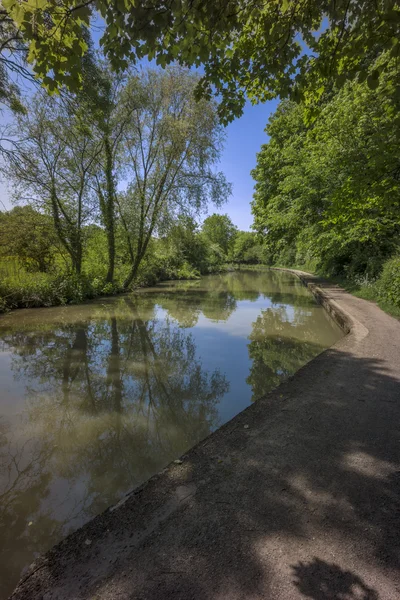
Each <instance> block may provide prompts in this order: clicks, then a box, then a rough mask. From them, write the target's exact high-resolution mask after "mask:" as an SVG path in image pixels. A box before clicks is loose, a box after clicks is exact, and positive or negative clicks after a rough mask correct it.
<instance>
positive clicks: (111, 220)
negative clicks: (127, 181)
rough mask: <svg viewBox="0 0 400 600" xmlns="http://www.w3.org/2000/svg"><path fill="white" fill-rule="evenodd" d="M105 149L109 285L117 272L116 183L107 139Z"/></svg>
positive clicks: (107, 139) (104, 218) (103, 209)
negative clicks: (115, 271)
mask: <svg viewBox="0 0 400 600" xmlns="http://www.w3.org/2000/svg"><path fill="white" fill-rule="evenodd" d="M104 149H105V154H106V196H105V198H104V202H103V203H102V213H103V221H104V226H105V228H106V234H107V249H108V271H107V278H106V281H107V283H113V281H114V270H115V211H114V204H115V182H114V176H113V156H112V148H111V144H110V140H109V138H108V136H107V137H106V139H105V143H104Z"/></svg>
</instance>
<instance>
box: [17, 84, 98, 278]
mask: <svg viewBox="0 0 400 600" xmlns="http://www.w3.org/2000/svg"><path fill="white" fill-rule="evenodd" d="M14 133H15V136H14V142H13V149H12V152H9V153H8V154H7V164H6V166H5V174H6V176H7V177H9V178H10V179H11V180H12V181H13V183H14V184H15V190H16V196H17V198H19V199H20V198H23V199H29V200H30V201H31V202H32V203H33V204H34V205H36V206H37V207H38V208H40V209H42V210H45V211H47V212H49V213H50V214H51V215H52V217H53V222H54V228H55V231H56V233H57V236H58V238H59V240H60V242H61V244H62V245H63V247H64V248H65V250H66V252H67V253H68V255H69V257H70V259H71V264H72V267H73V269H74V271H75V272H76V273H78V274H79V273H80V272H81V268H82V254H83V227H84V225H85V224H86V223H88V221H89V220H90V219H91V218H93V217H94V215H95V211H96V205H95V198H94V192H93V188H92V186H91V185H90V180H91V178H92V169H93V167H94V165H95V164H96V161H97V159H98V156H99V154H100V152H101V151H102V144H101V143H100V142H99V141H98V140H96V139H94V138H93V136H92V132H91V130H90V127H89V126H88V125H87V124H85V123H84V121H83V120H82V119H81V118H80V117H79V115H76V114H74V113H73V112H72V113H71V111H70V110H69V107H68V105H66V104H65V103H64V102H62V101H60V102H55V101H52V100H51V99H49V98H47V97H46V96H45V95H44V94H43V93H39V94H37V95H36V96H35V97H34V98H33V99H32V101H31V103H30V109H29V113H27V114H21V115H19V116H18V118H17V122H16V126H15V129H14Z"/></svg>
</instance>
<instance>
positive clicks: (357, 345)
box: [12, 274, 400, 600]
mask: <svg viewBox="0 0 400 600" xmlns="http://www.w3.org/2000/svg"><path fill="white" fill-rule="evenodd" d="M303 277H305V278H306V280H307V283H309V284H310V285H311V286H313V285H315V283H316V280H314V279H313V278H312V277H311V276H307V275H305V274H303ZM317 283H318V285H319V287H320V288H322V289H323V301H324V304H326V305H327V306H328V308H329V310H331V311H332V310H333V311H334V312H336V313H337V315H338V318H339V319H340V320H342V322H343V324H344V326H346V327H347V328H348V329H349V330H350V332H349V333H348V335H347V336H346V337H344V338H343V339H342V340H341V341H340V342H339V343H337V344H336V345H335V346H334V347H333V348H331V349H330V350H328V351H326V352H324V353H323V354H321V355H320V356H318V357H317V358H316V359H315V360H313V361H311V362H310V363H309V364H308V365H306V366H305V367H303V368H302V369H301V370H300V371H299V372H298V373H296V375H295V376H294V377H293V378H291V379H290V380H289V381H287V382H286V383H285V384H283V385H281V386H280V387H279V388H278V389H277V390H275V391H274V392H272V393H271V394H269V395H268V396H267V397H266V398H264V399H263V400H260V401H258V402H256V403H255V404H253V405H252V406H251V407H249V408H248V409H246V410H245V411H244V412H242V413H240V414H239V415H238V416H237V417H235V418H234V419H233V420H232V421H230V422H229V423H228V424H227V425H225V426H224V427H222V428H221V429H220V430H218V431H217V432H216V433H215V434H213V435H211V436H210V437H209V438H207V439H206V440H204V441H203V442H202V443H200V444H199V445H198V446H196V447H195V448H193V449H192V450H191V451H190V452H189V453H188V455H187V456H186V457H184V459H183V462H182V464H172V465H170V467H169V468H168V469H166V470H165V471H164V472H163V473H162V474H160V475H157V476H155V477H153V478H152V479H150V480H149V482H147V484H145V485H144V486H142V487H141V488H139V489H138V490H136V491H135V493H133V494H131V495H130V496H127V498H126V500H125V501H124V502H123V503H120V504H119V505H117V506H116V507H114V508H112V509H109V510H108V511H106V512H105V513H103V514H102V515H100V516H99V517H97V518H95V519H94V520H93V521H91V522H90V523H88V524H87V525H86V526H85V527H83V528H82V529H80V530H78V531H77V532H76V533H74V534H73V535H71V536H70V537H68V538H66V540H64V541H63V542H62V543H61V544H59V545H58V546H56V547H55V548H54V549H53V550H51V551H50V552H49V553H48V554H47V555H46V556H45V557H44V558H42V559H39V560H38V561H37V562H36V563H35V564H34V565H33V566H32V568H31V571H30V573H29V574H28V575H26V576H25V579H24V580H22V581H21V582H20V584H19V586H18V587H17V589H16V590H15V592H14V594H13V596H12V598H13V600H22V599H24V600H38V599H41V600H50V599H52V600H53V599H57V600H64V599H65V600H67V599H68V600H72V599H74V600H75V599H76V600H78V599H87V600H89V599H91V600H95V599H98V600H100V599H101V600H111V599H112V600H114V599H121V600H125V599H128V598H129V599H135V600H139V599H140V600H163V599H164V598H174V599H182V600H190V599H192V598H193V599H199V600H209V599H213V600H214V599H216V600H222V599H226V600H250V599H251V600H258V599H273V600H292V599H293V600H294V599H296V600H298V599H304V598H312V599H314V600H390V599H393V600H394V599H399V598H400V571H399V567H400V322H398V321H397V320H395V319H393V318H392V317H390V316H388V315H386V314H385V313H383V312H382V311H381V310H380V309H379V308H377V307H376V306H375V305H374V304H372V303H370V302H367V301H365V300H360V299H358V298H355V297H353V296H351V295H350V294H348V293H346V292H344V291H343V290H341V289H340V288H337V287H335V286H331V285H328V284H326V283H323V282H317ZM315 291H316V293H318V290H315Z"/></svg>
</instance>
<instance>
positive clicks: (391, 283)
mask: <svg viewBox="0 0 400 600" xmlns="http://www.w3.org/2000/svg"><path fill="white" fill-rule="evenodd" d="M377 286H378V294H379V298H380V299H381V300H383V301H385V302H389V303H390V304H393V305H394V306H397V307H398V308H400V256H396V257H393V258H391V259H390V260H388V261H386V262H385V264H384V265H383V269H382V273H381V276H380V277H379V279H378V283H377Z"/></svg>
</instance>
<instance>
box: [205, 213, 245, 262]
mask: <svg viewBox="0 0 400 600" xmlns="http://www.w3.org/2000/svg"><path fill="white" fill-rule="evenodd" d="M202 232H203V234H204V236H205V237H206V238H207V239H208V240H209V241H210V242H212V243H213V244H216V245H217V246H218V247H219V248H220V249H221V250H222V252H223V253H224V255H225V258H227V257H228V255H229V254H230V252H231V250H232V248H233V244H234V241H235V237H236V232H237V227H236V226H235V225H234V224H233V223H232V220H231V219H230V217H229V216H228V215H226V214H225V215H218V214H216V213H214V214H213V215H210V216H209V217H207V218H206V219H205V220H204V223H203V226H202Z"/></svg>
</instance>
